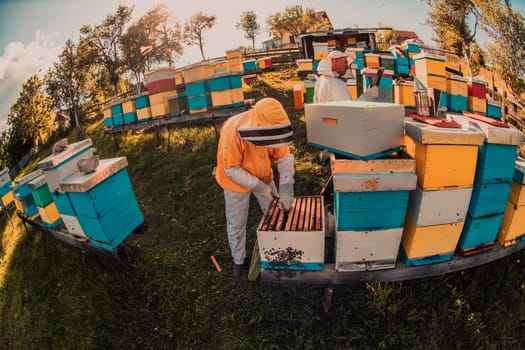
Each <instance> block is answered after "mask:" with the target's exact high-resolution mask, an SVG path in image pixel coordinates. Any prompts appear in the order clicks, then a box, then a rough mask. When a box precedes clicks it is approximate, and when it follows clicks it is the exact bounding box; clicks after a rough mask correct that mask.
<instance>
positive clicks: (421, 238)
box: [401, 215, 465, 260]
mask: <svg viewBox="0 0 525 350" xmlns="http://www.w3.org/2000/svg"><path fill="white" fill-rule="evenodd" d="M464 224H465V222H463V221H462V222H454V223H450V224H442V225H433V226H419V227H418V226H416V225H415V224H414V222H413V221H412V219H411V218H410V215H408V216H407V219H406V221H405V229H404V231H403V237H402V238H401V245H402V246H403V250H404V251H405V253H406V255H407V257H408V258H409V259H411V260H415V259H420V258H425V257H431V256H435V255H446V254H450V253H453V252H454V251H455V250H456V245H457V243H458V241H459V237H460V235H461V230H463V226H464Z"/></svg>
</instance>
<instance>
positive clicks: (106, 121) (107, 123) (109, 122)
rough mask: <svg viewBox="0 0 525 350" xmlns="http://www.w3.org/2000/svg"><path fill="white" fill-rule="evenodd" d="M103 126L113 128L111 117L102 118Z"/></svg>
mask: <svg viewBox="0 0 525 350" xmlns="http://www.w3.org/2000/svg"><path fill="white" fill-rule="evenodd" d="M104 126H105V127H106V128H111V127H113V126H114V125H113V117H110V118H104Z"/></svg>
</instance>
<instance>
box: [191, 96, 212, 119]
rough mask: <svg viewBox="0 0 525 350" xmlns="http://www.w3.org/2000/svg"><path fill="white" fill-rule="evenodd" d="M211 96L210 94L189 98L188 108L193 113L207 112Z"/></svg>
mask: <svg viewBox="0 0 525 350" xmlns="http://www.w3.org/2000/svg"><path fill="white" fill-rule="evenodd" d="M210 105H211V103H210V95H209V94H202V95H196V96H188V107H189V109H190V114H191V113H196V112H197V111H198V112H202V111H204V112H205V111H207V109H208V107H210Z"/></svg>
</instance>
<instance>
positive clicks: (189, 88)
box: [186, 80, 210, 97]
mask: <svg viewBox="0 0 525 350" xmlns="http://www.w3.org/2000/svg"><path fill="white" fill-rule="evenodd" d="M209 91H210V87H209V82H208V80H201V81H195V82H193V83H188V84H186V95H187V96H188V97H191V96H197V95H202V94H205V93H207V92H209Z"/></svg>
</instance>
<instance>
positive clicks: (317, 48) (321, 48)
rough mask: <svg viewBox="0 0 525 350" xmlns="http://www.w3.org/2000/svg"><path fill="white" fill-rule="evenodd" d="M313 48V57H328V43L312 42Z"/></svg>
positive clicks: (316, 58) (318, 58)
mask: <svg viewBox="0 0 525 350" xmlns="http://www.w3.org/2000/svg"><path fill="white" fill-rule="evenodd" d="M312 47H313V50H314V59H315V60H322V59H323V58H325V57H328V43H315V42H314V43H312Z"/></svg>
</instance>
